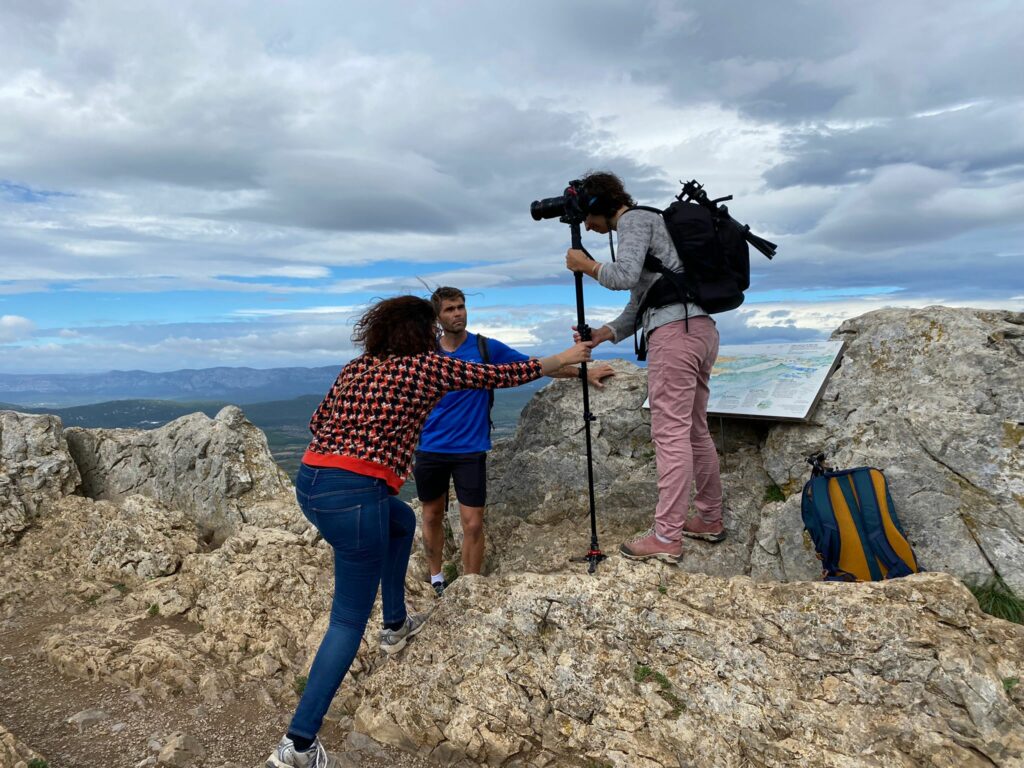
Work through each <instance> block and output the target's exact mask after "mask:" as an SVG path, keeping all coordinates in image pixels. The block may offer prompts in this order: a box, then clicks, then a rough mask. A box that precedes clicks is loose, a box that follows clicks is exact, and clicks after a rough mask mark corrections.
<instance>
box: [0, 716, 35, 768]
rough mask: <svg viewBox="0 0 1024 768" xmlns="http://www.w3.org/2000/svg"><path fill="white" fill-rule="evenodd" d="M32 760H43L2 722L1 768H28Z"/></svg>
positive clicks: (0, 740) (0, 733) (0, 742)
mask: <svg viewBox="0 0 1024 768" xmlns="http://www.w3.org/2000/svg"><path fill="white" fill-rule="evenodd" d="M32 760H42V757H40V756H39V755H38V754H37V753H35V752H33V751H32V750H31V749H29V748H28V747H26V746H25V745H24V744H22V743H21V742H20V741H18V739H17V738H15V736H14V734H13V733H11V732H10V731H8V730H7V729H6V728H4V726H3V724H2V723H0V768H28V764H29V762H30V761H32Z"/></svg>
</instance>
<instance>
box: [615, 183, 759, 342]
mask: <svg viewBox="0 0 1024 768" xmlns="http://www.w3.org/2000/svg"><path fill="white" fill-rule="evenodd" d="M731 199H732V195H729V196H727V197H720V198H717V199H715V200H710V199H708V196H707V193H706V192H705V191H704V188H703V186H702V185H701V184H698V183H697V182H696V181H689V182H687V183H685V184H683V191H682V192H680V193H679V195H677V196H676V200H675V202H674V203H672V205H670V206H669V207H668V208H666V209H665V210H664V211H661V210H659V209H657V208H650V207H647V206H635V208H639V209H640V210H645V211H651V212H653V213H657V214H660V215H661V217H662V219H663V221H664V222H665V228H666V229H667V230H668V234H669V237H670V238H671V239H672V244H673V245H674V246H675V249H676V253H677V254H678V255H679V260H680V262H681V263H682V267H683V269H682V271H681V272H675V271H673V270H671V269H668V268H667V267H666V266H665V265H664V264H662V263H661V260H660V259H658V258H655V257H654V256H652V255H651V254H647V258H646V259H645V260H644V269H646V270H648V271H651V272H658V273H660V274H661V277H660V278H659V279H658V280H657V281H655V283H654V285H652V286H651V288H650V290H648V291H647V293H646V294H645V295H644V297H643V299H642V300H641V302H640V307H639V309H638V310H637V326H640V325H641V324H642V322H643V316H644V313H645V312H647V310H648V309H652V308H655V307H664V306H667V305H669V304H676V303H687V304H697V305H698V306H699V307H700V308H701V309H703V310H704V311H705V312H707V313H708V314H709V315H713V314H716V313H718V312H728V311H729V310H730V309H736V307H738V306H740V304H742V303H743V298H744V296H743V292H744V291H746V290H747V288H749V287H750V249H749V247H748V243H749V244H750V245H753V246H754V248H756V249H757V250H758V251H760V252H761V253H763V254H764V255H765V256H767V257H768V258H769V259H770V258H772V256H774V255H775V250H776V245H775V244H774V243H772V242H769V241H768V240H765V239H763V238H760V237H758V236H757V235H755V234H753V233H752V232H751V231H750V227H748V226H746V225H744V224H740V223H739V222H738V221H736V220H735V219H733V218H732V216H730V215H729V209H728V208H726V207H725V206H724V205H721V206H720V205H718V204H719V203H721V202H724V201H726V200H731ZM630 210H633V209H632V208H631V209H630ZM686 320H687V324H689V314H687V317H686ZM642 336H643V334H642ZM634 347H635V349H636V351H637V359H638V360H644V359H646V357H647V345H646V338H645V337H644V338H641V340H640V343H639V344H637V343H636V342H635V340H634Z"/></svg>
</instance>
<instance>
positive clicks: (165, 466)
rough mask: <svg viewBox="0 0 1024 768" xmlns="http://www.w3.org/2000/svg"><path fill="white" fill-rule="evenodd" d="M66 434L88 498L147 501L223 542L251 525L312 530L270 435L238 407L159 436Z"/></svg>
mask: <svg viewBox="0 0 1024 768" xmlns="http://www.w3.org/2000/svg"><path fill="white" fill-rule="evenodd" d="M65 434H66V436H67V440H68V444H69V446H70V447H71V453H72V455H73V456H74V458H75V461H76V462H77V464H78V467H79V469H80V470H81V473H82V492H83V493H84V494H85V495H86V496H89V497H90V498H93V499H105V500H113V501H117V500H119V499H122V498H124V497H125V496H129V495H132V494H141V495H144V496H148V497H150V498H152V499H155V500H156V501H159V502H160V503H161V504H163V505H165V506H167V507H170V508H174V509H181V510H183V511H186V512H187V513H188V514H189V515H190V516H191V517H192V518H193V520H194V521H195V522H196V524H197V525H199V526H200V528H201V529H202V530H204V531H207V532H209V535H210V536H211V537H213V538H218V539H223V537H224V536H226V535H227V534H228V533H229V532H231V531H233V530H235V528H237V527H238V526H239V525H242V524H245V523H251V524H254V525H286V526H292V527H296V528H297V529H299V530H301V529H303V528H304V527H305V525H306V524H305V521H304V520H302V518H301V514H300V513H299V511H298V507H297V505H296V504H295V502H294V497H293V491H292V487H291V483H290V482H289V481H288V479H287V477H286V476H285V475H284V473H283V472H282V471H281V470H280V469H279V468H278V466H277V465H276V464H275V463H274V461H273V458H272V457H271V455H270V450H269V448H268V447H267V439H266V436H265V435H264V434H263V433H262V432H261V431H260V430H259V429H258V428H256V427H255V426H253V425H252V424H251V423H250V422H249V421H248V420H247V419H246V418H245V416H244V414H243V413H242V412H241V410H239V409H238V408H237V407H235V406H227V407H226V408H224V409H223V410H221V411H220V413H218V414H217V416H216V418H213V419H210V418H208V417H207V416H205V415H204V414H201V413H193V414H190V415H188V416H183V417H181V418H180V419H176V420H174V421H172V422H170V423H169V424H166V425H164V426H163V427H160V428H159V429H153V430H133V429H80V428H72V429H68V430H66V431H65Z"/></svg>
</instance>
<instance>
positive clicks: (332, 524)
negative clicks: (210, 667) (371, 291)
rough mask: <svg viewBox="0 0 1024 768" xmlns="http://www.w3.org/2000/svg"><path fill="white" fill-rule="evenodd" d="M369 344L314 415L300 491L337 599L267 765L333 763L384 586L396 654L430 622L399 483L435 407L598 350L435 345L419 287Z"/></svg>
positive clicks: (362, 333)
mask: <svg viewBox="0 0 1024 768" xmlns="http://www.w3.org/2000/svg"><path fill="white" fill-rule="evenodd" d="M352 338H353V341H355V342H356V344H358V345H360V346H361V347H362V348H363V354H361V355H359V356H358V357H356V358H355V359H354V360H352V361H351V362H349V363H348V365H346V366H345V367H344V368H342V369H341V373H339V374H338V378H337V380H336V381H335V382H334V386H332V387H331V390H330V392H328V393H327V396H326V397H325V398H324V400H323V402H322V403H320V406H319V407H318V408H317V410H316V412H315V413H314V414H313V418H312V419H311V421H310V424H309V428H310V431H311V432H312V433H313V439H312V441H311V442H310V444H309V448H308V449H307V450H306V453H305V455H304V456H303V457H302V466H301V467H300V468H299V473H298V476H297V477H296V480H295V493H296V496H297V497H298V500H299V506H300V507H301V508H302V513H303V514H304V515H305V516H306V518H307V519H308V520H309V521H310V522H311V523H312V524H313V525H314V526H316V528H317V530H319V531H320V533H321V535H322V536H323V537H324V540H325V541H327V542H328V543H329V544H330V545H331V547H332V548H333V549H334V599H333V602H332V604H331V618H330V623H329V624H328V627H327V634H326V635H324V639H323V641H322V642H321V643H320V649H319V650H318V651H317V653H316V657H315V658H314V659H313V666H312V668H311V669H310V671H309V678H308V682H307V684H306V688H305V690H304V691H303V693H302V698H301V699H300V700H299V705H298V708H297V709H296V711H295V715H294V717H293V718H292V721H291V725H290V726H289V727H288V733H287V735H286V736H285V737H284V738H283V739H282V740H281V743H280V744H278V746H277V749H275V750H274V753H273V754H272V755H271V756H270V757H269V758H268V759H267V763H266V765H267V768H285V767H286V766H298V768H326V766H328V765H332V764H333V759H332V758H331V757H330V756H329V755H328V753H327V751H326V750H325V749H324V747H323V745H322V744H321V743H320V740H319V739H318V738H317V732H318V731H319V730H320V725H321V723H322V721H323V718H324V715H325V714H326V713H327V709H328V707H329V706H330V704H331V700H332V699H333V698H334V694H335V692H336V691H337V690H338V687H339V686H340V685H341V681H342V678H344V676H345V673H346V672H347V671H348V668H349V666H350V665H351V663H352V660H353V659H354V658H355V655H356V651H357V650H358V648H359V641H360V640H361V639H362V636H363V632H364V631H365V629H366V623H367V621H368V620H369V617H370V610H371V609H372V607H373V601H374V598H375V597H376V594H377V587H378V585H380V588H381V601H382V604H383V614H384V616H383V619H384V628H383V629H382V630H381V631H380V635H379V642H380V647H381V650H383V651H384V652H385V653H389V654H390V653H396V652H397V651H400V650H401V649H402V648H404V647H405V644H406V642H407V641H408V639H409V638H410V637H412V636H413V635H415V634H416V633H417V632H419V631H420V630H421V629H422V628H423V624H424V621H425V620H426V615H425V614H415V613H409V612H408V611H407V610H406V606H405V571H406V567H407V566H408V563H409V552H410V550H411V548H412V538H413V533H414V531H415V529H416V518H415V515H414V513H413V511H412V509H410V508H409V505H408V504H406V503H405V502H404V501H402V500H401V499H399V498H398V496H397V494H398V490H399V488H400V487H401V486H402V482H403V480H404V479H405V477H406V476H407V475H408V474H409V470H410V467H411V466H412V458H413V451H414V449H415V448H416V443H417V442H418V441H419V436H420V431H421V430H422V428H423V423H424V421H426V418H427V415H428V414H429V413H430V411H431V410H432V409H433V407H434V406H435V405H436V404H437V402H438V401H439V400H440V399H441V397H442V396H443V395H444V394H446V393H447V392H451V391H453V390H458V389H491V388H503V387H514V386H518V385H520V384H526V383H527V382H529V381H533V380H534V379H539V378H540V377H541V376H545V375H550V374H552V373H554V372H556V371H558V370H559V369H561V368H562V367H563V366H566V365H575V364H576V363H581V362H584V361H586V360H590V346H591V344H590V342H586V343H580V344H576V345H574V346H572V347H570V348H569V349H567V350H565V351H564V352H562V353H560V354H557V355H551V356H549V357H544V358H541V359H531V360H527V361H525V362H521V363H506V364H504V365H479V364H474V363H467V362H464V361H462V360H458V359H455V358H451V357H447V356H445V355H441V354H438V352H437V336H436V326H435V315H434V308H433V306H432V305H431V304H430V302H428V301H424V300H423V299H420V298H417V297H415V296H398V297H396V298H393V299H385V300H383V301H380V302H378V303H377V304H375V305H373V306H372V307H371V308H370V309H369V311H368V312H366V314H365V315H363V317H362V319H360V320H359V322H358V323H357V324H356V328H355V333H354V334H353V337H352Z"/></svg>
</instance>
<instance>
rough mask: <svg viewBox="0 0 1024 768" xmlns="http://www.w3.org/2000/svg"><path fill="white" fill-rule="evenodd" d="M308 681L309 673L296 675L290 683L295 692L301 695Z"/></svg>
mask: <svg viewBox="0 0 1024 768" xmlns="http://www.w3.org/2000/svg"><path fill="white" fill-rule="evenodd" d="M308 682H309V675H296V676H295V682H294V683H292V688H294V689H295V692H296V693H297V694H298V695H299V696H301V695H302V692H303V691H305V690H306V683H308Z"/></svg>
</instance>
